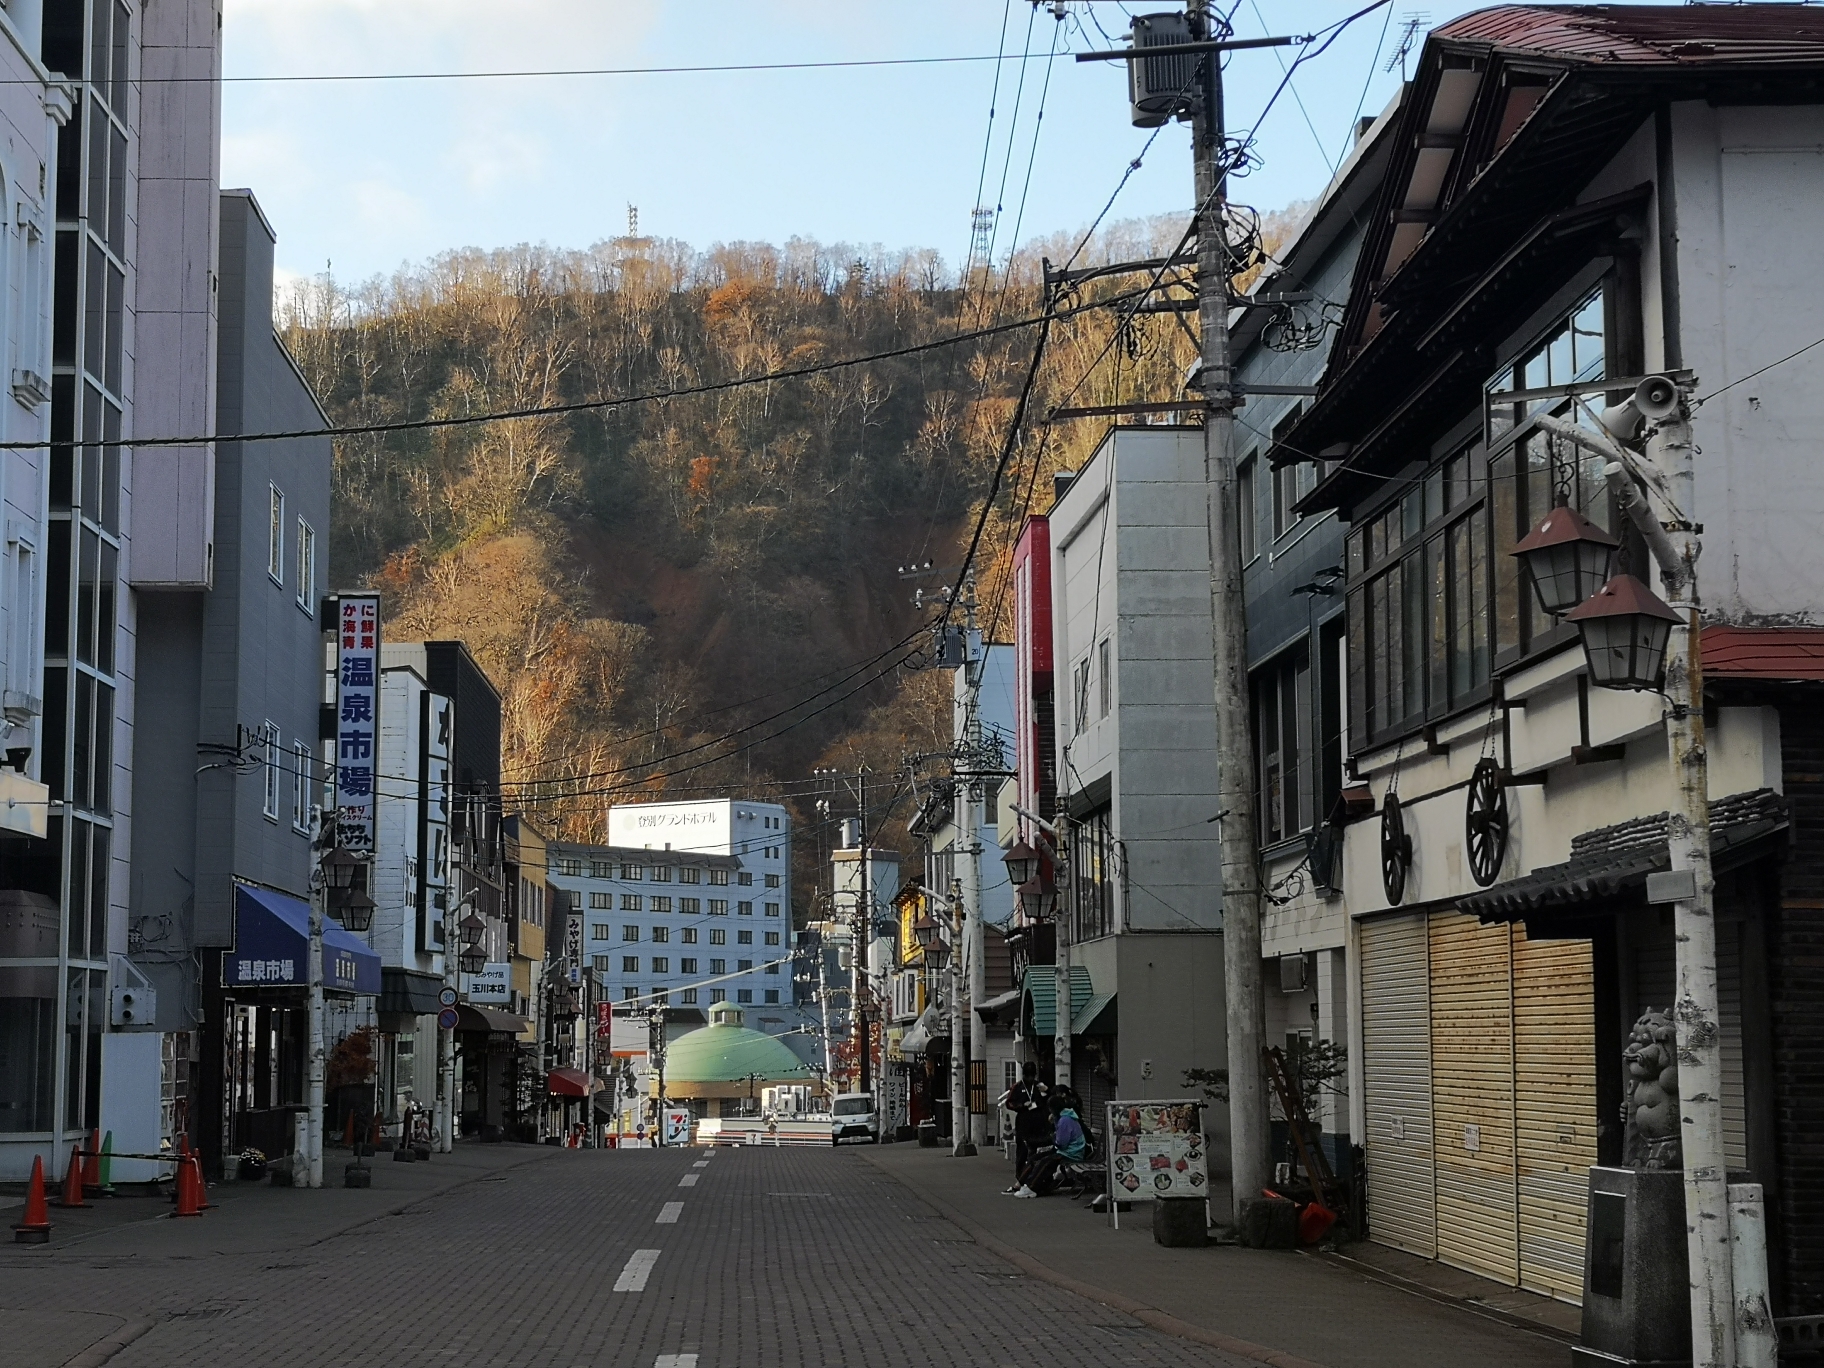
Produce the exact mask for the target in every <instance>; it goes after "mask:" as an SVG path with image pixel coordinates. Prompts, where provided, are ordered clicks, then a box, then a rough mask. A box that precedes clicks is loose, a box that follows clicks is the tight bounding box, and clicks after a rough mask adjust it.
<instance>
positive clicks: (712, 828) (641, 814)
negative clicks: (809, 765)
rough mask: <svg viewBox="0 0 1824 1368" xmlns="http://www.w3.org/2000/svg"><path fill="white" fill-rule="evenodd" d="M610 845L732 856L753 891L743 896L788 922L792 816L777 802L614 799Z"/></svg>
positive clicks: (790, 898) (609, 834) (790, 914)
mask: <svg viewBox="0 0 1824 1368" xmlns="http://www.w3.org/2000/svg"><path fill="white" fill-rule="evenodd" d="M608 844H609V845H611V846H624V847H631V848H635V849H640V850H677V851H680V852H701V853H702V854H705V855H734V856H737V857H739V859H740V861H741V872H742V873H744V874H746V875H747V876H748V882H747V883H745V884H743V885H741V886H742V887H744V888H751V889H754V890H755V891H754V892H753V893H751V894H747V895H744V896H746V897H749V898H751V899H752V900H753V901H754V902H756V903H757V904H759V907H760V911H761V912H762V913H763V914H764V915H766V916H779V917H783V918H784V919H785V920H786V922H787V924H788V925H789V923H790V922H791V920H792V817H791V813H790V812H789V811H787V810H786V809H785V808H784V807H782V806H780V805H779V804H778V803H761V802H754V801H751V800H749V799H744V798H719V799H708V800H701V801H699V800H686V801H682V802H674V803H616V804H615V805H614V806H613V807H611V808H609V809H608Z"/></svg>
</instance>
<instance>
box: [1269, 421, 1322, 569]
mask: <svg viewBox="0 0 1824 1368" xmlns="http://www.w3.org/2000/svg"><path fill="white" fill-rule="evenodd" d="M1300 412H1301V410H1300V409H1299V408H1298V407H1297V406H1294V408H1293V409H1292V411H1291V412H1290V413H1288V414H1287V415H1286V416H1285V417H1283V418H1281V419H1280V420H1279V421H1278V422H1277V423H1275V424H1274V425H1273V440H1274V442H1275V443H1276V444H1277V443H1279V442H1281V441H1283V440H1284V439H1285V437H1286V434H1287V433H1289V432H1291V430H1292V428H1293V425H1294V424H1296V423H1297V422H1298V417H1299V413H1300ZM1316 488H1317V464H1316V462H1314V461H1299V462H1296V463H1295V464H1292V465H1282V466H1280V467H1279V468H1278V469H1276V470H1275V471H1274V472H1273V536H1274V537H1275V538H1279V537H1283V536H1285V535H1286V533H1288V532H1290V531H1291V530H1292V529H1293V528H1295V527H1297V526H1298V524H1299V522H1300V521H1301V519H1300V517H1299V515H1298V514H1297V513H1295V512H1293V511H1292V510H1293V507H1294V505H1296V504H1297V503H1298V501H1299V500H1300V499H1302V498H1304V497H1305V495H1307V494H1309V493H1310V492H1311V491H1312V490H1314V489H1316Z"/></svg>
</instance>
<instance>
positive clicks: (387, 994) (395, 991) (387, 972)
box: [379, 965, 443, 1016]
mask: <svg viewBox="0 0 1824 1368" xmlns="http://www.w3.org/2000/svg"><path fill="white" fill-rule="evenodd" d="M442 991H443V980H442V979H441V978H439V977H438V976H437V975H436V974H427V973H424V972H423V971H422V970H419V969H397V968H394V967H393V966H392V965H388V966H387V967H386V968H384V969H382V970H381V971H380V1003H379V1010H380V1011H382V1012H392V1013H394V1014H396V1015H398V1016H436V1015H437V1013H438V1011H439V1010H440V1004H439V1003H438V1001H437V994H439V993H440V992H442Z"/></svg>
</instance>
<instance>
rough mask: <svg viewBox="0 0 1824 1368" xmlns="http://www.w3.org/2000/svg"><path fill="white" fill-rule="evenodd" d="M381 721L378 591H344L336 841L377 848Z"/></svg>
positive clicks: (339, 633) (368, 850) (358, 848)
mask: <svg viewBox="0 0 1824 1368" xmlns="http://www.w3.org/2000/svg"><path fill="white" fill-rule="evenodd" d="M379 726H380V596H379V595H378V594H344V595H342V598H341V602H340V605H339V607H338V612H337V624H336V756H335V760H336V844H337V845H339V846H341V847H342V848H343V849H344V850H347V851H349V852H350V853H351V854H354V855H362V856H367V855H372V854H373V853H374V818H375V808H374V793H375V784H374V778H375V771H376V769H377V766H376V764H375V759H376V757H377V756H378V754H379V746H378V741H379Z"/></svg>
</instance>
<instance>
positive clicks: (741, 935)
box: [735, 930, 754, 945]
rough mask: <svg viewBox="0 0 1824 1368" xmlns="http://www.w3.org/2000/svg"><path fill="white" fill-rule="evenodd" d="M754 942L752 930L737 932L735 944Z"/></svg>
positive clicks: (750, 943)
mask: <svg viewBox="0 0 1824 1368" xmlns="http://www.w3.org/2000/svg"><path fill="white" fill-rule="evenodd" d="M753 943H754V933H753V932H752V931H745V930H743V931H737V932H735V944H736V945H752V944H753Z"/></svg>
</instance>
